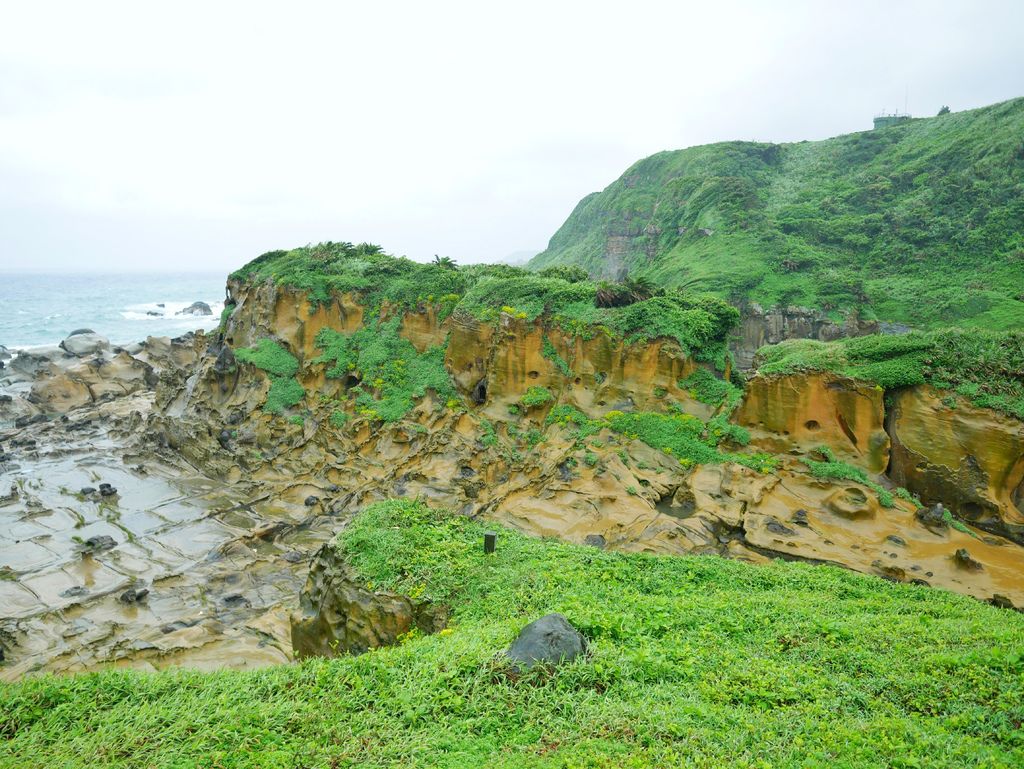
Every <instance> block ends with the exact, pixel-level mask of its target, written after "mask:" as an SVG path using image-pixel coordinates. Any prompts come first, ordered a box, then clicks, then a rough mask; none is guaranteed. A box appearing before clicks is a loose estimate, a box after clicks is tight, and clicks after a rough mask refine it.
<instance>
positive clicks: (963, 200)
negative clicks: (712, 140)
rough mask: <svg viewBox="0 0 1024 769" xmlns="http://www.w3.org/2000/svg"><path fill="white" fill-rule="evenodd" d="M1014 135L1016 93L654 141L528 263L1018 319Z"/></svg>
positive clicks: (907, 310)
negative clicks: (798, 125) (665, 143)
mask: <svg viewBox="0 0 1024 769" xmlns="http://www.w3.org/2000/svg"><path fill="white" fill-rule="evenodd" d="M868 118H869V116H865V122H867V120H868ZM1022 136H1024V99H1014V100H1012V101H1007V102H1003V103H1001V104H995V105H992V106H990V107H985V108H983V109H978V110H972V111H967V112H961V113H954V114H948V115H943V116H941V117H935V118H928V119H921V120H912V121H910V122H907V123H904V124H901V125H897V126H894V127H891V128H886V129H882V130H878V131H862V132H859V133H853V134H849V135H846V136H839V137H836V138H833V139H827V140H825V141H815V142H800V143H797V144H763V143H755V142H723V143H719V144H711V145H706V146H699V147H690V148H688V149H684V150H678V151H673V152H661V153H658V154H656V155H652V156H651V157H648V158H645V159H644V160H641V161H639V162H638V163H636V164H635V165H633V166H632V167H631V168H629V169H628V170H627V171H626V172H625V173H624V174H623V175H622V177H620V178H619V179H618V180H616V181H615V182H613V183H612V184H611V185H609V186H608V187H607V188H606V189H605V190H603V191H602V192H599V193H594V194H592V195H590V196H588V197H586V198H584V199H583V200H582V201H580V203H579V204H578V205H577V206H576V208H575V210H574V211H573V212H572V214H571V215H570V216H569V218H568V219H567V220H566V222H565V223H564V224H563V225H562V227H561V228H560V229H559V230H558V232H557V233H555V235H554V236H553V237H552V238H551V242H550V244H549V246H548V248H547V250H546V251H544V252H543V253H541V254H539V255H538V256H537V257H536V258H535V259H534V260H533V261H532V262H531V266H532V267H534V268H550V267H551V266H556V265H557V266H570V265H572V266H580V267H583V268H586V270H588V271H589V273H590V274H591V275H592V276H611V275H615V274H617V273H618V272H619V271H620V270H621V269H623V268H627V269H629V270H631V271H632V272H633V273H635V274H638V275H644V276H647V277H649V278H652V279H653V280H655V282H657V283H658V284H660V285H664V286H685V287H687V288H688V289H691V290H699V291H710V292H712V293H714V294H716V295H717V296H720V297H723V298H727V299H730V300H732V301H735V302H747V301H754V302H759V303H761V304H763V305H766V306H775V305H791V304H798V305H804V306H810V307H816V308H819V309H822V310H838V311H840V312H841V313H842V314H846V313H850V312H857V313H859V314H860V315H861V316H862V317H867V318H878V319H881V320H886V321H898V322H903V323H908V324H911V325H913V326H915V327H918V328H922V329H928V328H938V327H944V326H950V325H962V326H969V327H972V328H988V329H994V330H1004V329H1011V328H1020V327H1021V326H1022V325H1024V289H1022V286H1024V140H1022ZM708 230H710V231H711V234H710V235H708V234H707V231H708ZM609 252H612V253H615V254H617V256H615V257H609V256H608V254H609ZM619 254H621V256H619Z"/></svg>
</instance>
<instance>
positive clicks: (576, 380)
mask: <svg viewBox="0 0 1024 769" xmlns="http://www.w3.org/2000/svg"><path fill="white" fill-rule="evenodd" d="M573 381H574V382H575V383H576V384H579V383H580V382H582V381H583V380H582V379H580V378H579V377H576V379H574V380H573Z"/></svg>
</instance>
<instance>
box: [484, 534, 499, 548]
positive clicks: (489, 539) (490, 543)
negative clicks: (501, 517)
mask: <svg viewBox="0 0 1024 769" xmlns="http://www.w3.org/2000/svg"><path fill="white" fill-rule="evenodd" d="M497 544H498V532H496V531H485V532H484V552H485V553H493V552H494V547H495V545H497Z"/></svg>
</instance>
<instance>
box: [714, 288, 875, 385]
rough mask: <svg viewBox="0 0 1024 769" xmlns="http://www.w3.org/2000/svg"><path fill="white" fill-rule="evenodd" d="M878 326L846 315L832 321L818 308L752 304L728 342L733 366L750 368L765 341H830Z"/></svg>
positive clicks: (767, 342) (872, 331)
mask: <svg viewBox="0 0 1024 769" xmlns="http://www.w3.org/2000/svg"><path fill="white" fill-rule="evenodd" d="M880 330H881V329H880V328H879V324H878V322H877V321H867V320H862V319H860V318H859V317H858V316H857V315H849V316H848V317H846V318H845V319H844V320H843V322H842V323H836V322H835V321H833V320H831V319H830V318H829V317H828V316H827V315H826V314H825V313H824V312H822V311H821V310H812V309H808V308H806V307H772V308H768V309H765V308H764V307H762V306H761V305H759V304H751V305H749V306H747V307H745V308H743V311H742V313H741V316H740V327H739V329H738V331H737V332H736V334H734V336H733V339H732V341H731V343H730V345H729V347H730V349H731V350H732V353H733V355H734V356H735V358H736V365H737V366H738V367H739V368H741V369H749V368H751V367H752V366H753V365H754V357H755V355H756V353H757V351H758V350H759V349H760V348H761V347H763V346H765V345H767V344H778V343H779V342H782V341H785V340H787V339H817V340H819V341H821V342H831V341H833V340H835V339H840V338H843V337H851V336H865V335H867V334H877V333H878V332H879V331H880Z"/></svg>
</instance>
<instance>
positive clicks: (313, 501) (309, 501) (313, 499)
mask: <svg viewBox="0 0 1024 769" xmlns="http://www.w3.org/2000/svg"><path fill="white" fill-rule="evenodd" d="M319 503H320V497H317V496H314V495H312V494H310V495H309V496H308V497H306V502H305V504H306V507H316V505H318V504H319Z"/></svg>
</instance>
